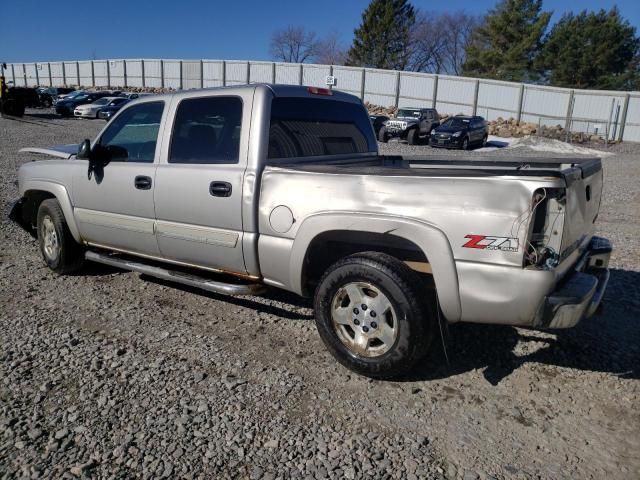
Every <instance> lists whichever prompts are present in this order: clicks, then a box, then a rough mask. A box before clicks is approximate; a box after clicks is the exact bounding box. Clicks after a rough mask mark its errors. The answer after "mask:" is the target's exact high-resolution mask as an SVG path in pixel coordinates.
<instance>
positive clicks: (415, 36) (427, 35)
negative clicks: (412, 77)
mask: <svg viewBox="0 0 640 480" xmlns="http://www.w3.org/2000/svg"><path fill="white" fill-rule="evenodd" d="M444 43H445V38H444V32H443V26H442V24H441V23H440V21H439V16H436V15H429V14H425V13H424V12H419V13H418V15H417V18H416V23H415V25H414V26H413V28H412V30H411V43H410V55H409V64H408V69H409V70H413V71H415V72H429V73H441V71H442V68H443V63H444V59H443V57H444Z"/></svg>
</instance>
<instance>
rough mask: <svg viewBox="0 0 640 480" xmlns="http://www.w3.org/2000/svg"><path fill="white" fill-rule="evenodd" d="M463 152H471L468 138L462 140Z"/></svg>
mask: <svg viewBox="0 0 640 480" xmlns="http://www.w3.org/2000/svg"><path fill="white" fill-rule="evenodd" d="M462 150H469V139H468V138H466V137H465V139H464V140H462Z"/></svg>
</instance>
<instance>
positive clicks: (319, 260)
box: [302, 230, 432, 296]
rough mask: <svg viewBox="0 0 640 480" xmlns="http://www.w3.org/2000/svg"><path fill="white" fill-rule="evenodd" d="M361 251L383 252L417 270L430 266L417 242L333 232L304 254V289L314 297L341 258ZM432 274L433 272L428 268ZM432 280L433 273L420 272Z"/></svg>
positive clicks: (320, 238)
mask: <svg viewBox="0 0 640 480" xmlns="http://www.w3.org/2000/svg"><path fill="white" fill-rule="evenodd" d="M358 252H382V253H386V254H388V255H391V256H393V257H396V258H397V259H399V260H402V261H403V262H411V263H410V264H409V266H410V267H411V268H413V269H414V270H415V269H416V268H415V266H416V264H420V265H427V264H428V263H429V260H428V259H427V256H426V255H425V253H424V252H423V251H422V250H421V249H420V247H418V246H417V245H416V244H415V243H413V242H411V241H410V240H407V239H405V238H402V237H398V236H396V235H391V234H386V233H375V232H361V231H352V230H333V231H330V232H324V233H321V234H320V235H318V236H317V237H315V238H314V239H313V240H312V241H311V243H310V244H309V247H308V248H307V252H306V254H305V258H304V262H303V265H302V290H303V293H304V295H305V296H307V295H311V294H312V293H313V292H314V290H315V287H316V286H317V284H318V283H319V281H320V279H321V278H322V275H323V274H324V272H325V271H326V270H327V268H329V267H330V266H331V265H333V264H334V263H335V262H337V261H338V260H339V259H341V258H343V257H346V256H348V255H353V254H354V253H358ZM427 270H428V271H429V272H430V269H429V268H427ZM418 271H419V273H421V274H423V275H425V277H428V278H429V281H430V282H431V281H432V276H431V274H430V273H427V274H425V272H424V270H423V269H421V270H418Z"/></svg>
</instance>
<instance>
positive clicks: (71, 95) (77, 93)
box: [65, 92, 86, 98]
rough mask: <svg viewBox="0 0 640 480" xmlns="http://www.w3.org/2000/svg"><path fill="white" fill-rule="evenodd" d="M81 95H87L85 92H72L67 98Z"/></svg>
mask: <svg viewBox="0 0 640 480" xmlns="http://www.w3.org/2000/svg"><path fill="white" fill-rule="evenodd" d="M79 95H86V94H85V93H84V92H72V93H70V94H69V95H66V96H65V98H74V97H77V96H79Z"/></svg>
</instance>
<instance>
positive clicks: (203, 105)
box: [169, 97, 242, 164]
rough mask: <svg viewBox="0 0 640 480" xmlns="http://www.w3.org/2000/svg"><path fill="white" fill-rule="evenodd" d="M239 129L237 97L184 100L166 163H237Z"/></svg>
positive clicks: (239, 113)
mask: <svg viewBox="0 0 640 480" xmlns="http://www.w3.org/2000/svg"><path fill="white" fill-rule="evenodd" d="M241 128H242V100H241V99H240V98H239V97H200V98H187V99H184V100H182V101H181V102H180V104H179V105H178V110H177V112H176V119H175V122H174V124H173V134H172V136H171V150H170V151H169V163H195V164H197V163H209V164H225V163H238V161H239V151H240V130H241Z"/></svg>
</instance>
